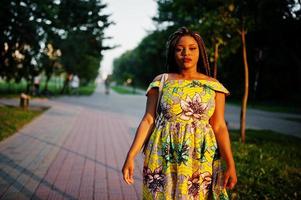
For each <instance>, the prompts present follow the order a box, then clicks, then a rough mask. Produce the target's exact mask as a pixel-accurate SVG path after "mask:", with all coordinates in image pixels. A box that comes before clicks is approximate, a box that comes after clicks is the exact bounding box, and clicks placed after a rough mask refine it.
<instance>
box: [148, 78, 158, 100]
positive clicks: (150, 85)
mask: <svg viewBox="0 0 301 200" xmlns="http://www.w3.org/2000/svg"><path fill="white" fill-rule="evenodd" d="M159 85H160V81H153V82H151V83H150V84H149V86H148V88H147V89H146V92H145V95H146V96H147V94H148V92H149V91H150V89H152V88H154V87H157V88H159Z"/></svg>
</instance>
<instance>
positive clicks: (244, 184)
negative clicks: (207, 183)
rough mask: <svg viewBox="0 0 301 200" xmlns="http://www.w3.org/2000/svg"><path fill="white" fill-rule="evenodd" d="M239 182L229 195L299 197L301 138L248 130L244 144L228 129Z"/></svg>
mask: <svg viewBox="0 0 301 200" xmlns="http://www.w3.org/2000/svg"><path fill="white" fill-rule="evenodd" d="M230 137H231V141H232V150H233V154H234V159H235V162H236V170H237V175H238V183H237V185H236V186H235V188H234V189H233V190H232V191H229V196H230V199H250V200H251V199H252V200H253V199H286V200H287V199H301V190H300V186H301V151H300V146H301V139H299V138H296V137H291V136H286V135H282V134H277V133H274V132H271V131H257V130H256V131H255V130H247V132H246V137H247V138H246V144H241V143H240V141H239V131H237V130H230Z"/></svg>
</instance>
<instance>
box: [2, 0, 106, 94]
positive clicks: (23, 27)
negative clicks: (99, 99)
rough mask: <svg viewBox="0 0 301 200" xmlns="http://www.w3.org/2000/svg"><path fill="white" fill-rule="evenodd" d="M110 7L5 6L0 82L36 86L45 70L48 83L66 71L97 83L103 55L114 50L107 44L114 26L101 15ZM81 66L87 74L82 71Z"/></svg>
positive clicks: (80, 0) (79, 0)
mask: <svg viewBox="0 0 301 200" xmlns="http://www.w3.org/2000/svg"><path fill="white" fill-rule="evenodd" d="M106 6H107V5H106V4H104V3H102V1H101V0H90V1H85V0H76V1H74V0H62V1H52V0H45V1H36V0H24V1H16V0H12V1H8V0H3V1H1V4H0V22H1V23H0V30H1V31H0V77H1V78H3V79H5V80H7V81H10V80H14V81H16V82H19V81H20V80H21V79H22V78H24V79H25V80H26V81H27V82H28V83H30V84H32V83H33V79H34V77H35V76H36V75H38V74H40V73H41V72H42V71H44V72H45V74H46V76H47V79H48V80H49V79H50V77H51V75H52V74H53V73H54V72H56V73H62V72H63V71H64V70H65V71H66V72H68V73H78V75H79V77H80V78H81V79H82V80H83V82H89V81H91V80H94V79H95V77H96V76H97V74H98V69H99V63H100V61H101V59H102V51H104V50H108V49H111V48H112V47H109V46H104V45H103V40H104V39H106V37H105V35H104V30H105V29H106V28H107V27H109V26H110V25H111V24H112V22H110V21H109V17H110V15H107V14H103V9H104V8H106ZM49 44H50V45H51V48H52V50H53V51H52V50H51V49H50V48H49V46H48V45H49ZM44 46H45V47H44ZM59 52H60V53H59ZM60 57H61V58H60ZM96 59H98V64H96V63H97V62H96ZM78 61H81V63H83V62H88V65H87V64H85V65H86V66H85V67H84V68H86V69H87V66H88V68H89V69H88V70H86V71H83V70H82V66H83V64H81V66H78V65H79V63H80V62H78ZM62 69H63V70H62ZM45 90H47V87H46V88H45Z"/></svg>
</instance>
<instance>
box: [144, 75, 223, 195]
mask: <svg viewBox="0 0 301 200" xmlns="http://www.w3.org/2000/svg"><path fill="white" fill-rule="evenodd" d="M159 84H160V82H159V81H153V82H152V83H150V85H149V87H148V89H147V92H146V94H147V93H148V91H149V90H150V89H152V88H157V87H159ZM216 92H222V93H224V94H226V95H229V91H228V90H227V89H226V88H225V87H224V86H223V85H222V84H221V83H220V82H218V81H208V80H168V81H166V82H165V83H164V85H163V89H162V96H161V101H160V102H159V103H160V104H159V105H160V110H161V112H160V113H158V116H156V120H155V128H154V129H153V132H152V133H151V135H150V138H149V141H150V142H149V144H148V145H147V146H146V149H145V151H144V155H145V159H144V170H143V175H144V179H143V199H147V200H152V199H166V200H172V199H193V200H196V199H209V198H211V197H212V199H214V200H228V195H227V192H226V189H225V188H222V171H221V156H220V152H219V149H218V146H217V142H216V139H215V134H214V132H213V129H212V127H211V125H210V124H209V119H210V117H211V116H212V115H213V113H214V110H215V93H216Z"/></svg>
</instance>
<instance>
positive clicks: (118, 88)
mask: <svg viewBox="0 0 301 200" xmlns="http://www.w3.org/2000/svg"><path fill="white" fill-rule="evenodd" d="M111 89H112V90H114V91H115V92H117V93H119V94H133V95H135V94H137V93H133V89H132V88H130V89H128V88H124V87H121V86H118V85H116V86H111Z"/></svg>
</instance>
